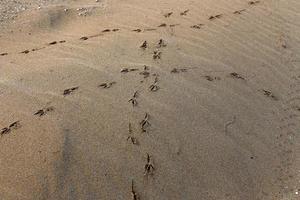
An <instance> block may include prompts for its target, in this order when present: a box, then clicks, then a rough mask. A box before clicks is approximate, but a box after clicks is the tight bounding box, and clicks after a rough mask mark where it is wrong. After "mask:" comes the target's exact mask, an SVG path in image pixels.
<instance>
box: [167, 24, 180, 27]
mask: <svg viewBox="0 0 300 200" xmlns="http://www.w3.org/2000/svg"><path fill="white" fill-rule="evenodd" d="M179 25H180V24H170V25H169V26H170V27H175V26H179Z"/></svg>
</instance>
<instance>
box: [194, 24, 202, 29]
mask: <svg viewBox="0 0 300 200" xmlns="http://www.w3.org/2000/svg"><path fill="white" fill-rule="evenodd" d="M202 26H204V24H196V25H193V26H191V28H195V29H200V28H201V27H202Z"/></svg>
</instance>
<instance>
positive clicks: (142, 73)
mask: <svg viewBox="0 0 300 200" xmlns="http://www.w3.org/2000/svg"><path fill="white" fill-rule="evenodd" d="M148 70H149V67H148V66H147V65H145V66H144V71H142V72H140V75H143V76H144V78H148V77H149V76H150V72H149V71H148Z"/></svg>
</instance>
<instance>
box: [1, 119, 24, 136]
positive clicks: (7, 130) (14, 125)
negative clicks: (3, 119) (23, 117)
mask: <svg viewBox="0 0 300 200" xmlns="http://www.w3.org/2000/svg"><path fill="white" fill-rule="evenodd" d="M20 127H21V124H20V121H15V122H13V123H11V124H10V125H9V126H8V127H4V128H2V129H1V130H0V135H1V136H2V135H5V134H8V133H10V132H11V130H14V129H18V128H20Z"/></svg>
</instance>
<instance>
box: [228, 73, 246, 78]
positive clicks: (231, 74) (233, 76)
mask: <svg viewBox="0 0 300 200" xmlns="http://www.w3.org/2000/svg"><path fill="white" fill-rule="evenodd" d="M230 76H231V77H232V78H235V79H242V80H245V78H244V77H242V76H241V75H239V74H238V73H236V72H232V73H230Z"/></svg>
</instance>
